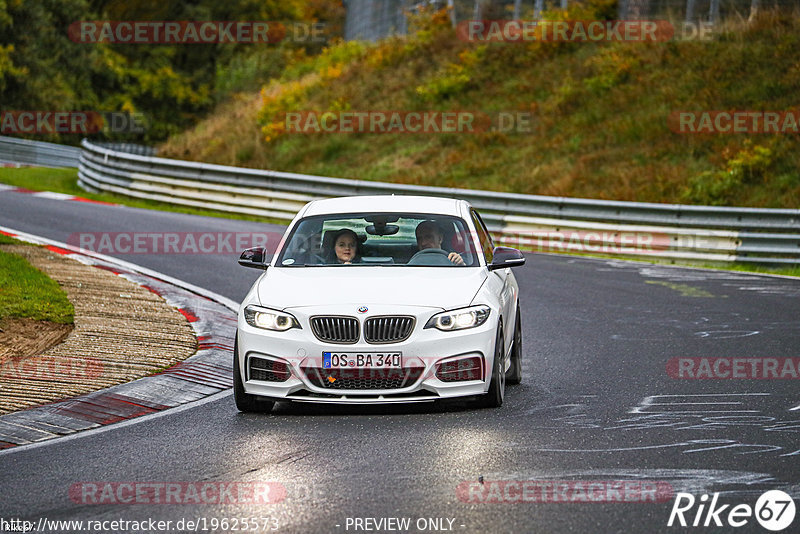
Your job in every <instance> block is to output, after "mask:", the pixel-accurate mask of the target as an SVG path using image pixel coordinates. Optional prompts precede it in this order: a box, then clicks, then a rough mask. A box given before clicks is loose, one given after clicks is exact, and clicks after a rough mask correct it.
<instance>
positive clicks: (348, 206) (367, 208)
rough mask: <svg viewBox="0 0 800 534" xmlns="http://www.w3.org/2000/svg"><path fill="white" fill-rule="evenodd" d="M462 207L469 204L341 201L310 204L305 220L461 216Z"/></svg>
mask: <svg viewBox="0 0 800 534" xmlns="http://www.w3.org/2000/svg"><path fill="white" fill-rule="evenodd" d="M460 204H465V201H463V200H457V199H454V198H443V197H422V196H411V195H374V196H356V197H337V198H327V199H324V200H314V201H312V202H310V203H309V204H308V205H307V208H306V211H305V213H303V216H304V217H310V216H314V215H327V214H332V213H365V212H384V211H386V212H410V213H435V214H439V215H454V216H460V215H461V211H460V209H459V205H460Z"/></svg>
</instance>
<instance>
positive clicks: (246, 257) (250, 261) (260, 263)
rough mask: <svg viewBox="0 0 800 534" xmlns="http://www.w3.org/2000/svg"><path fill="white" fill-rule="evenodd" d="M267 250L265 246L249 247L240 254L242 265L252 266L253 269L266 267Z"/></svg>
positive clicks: (240, 263)
mask: <svg viewBox="0 0 800 534" xmlns="http://www.w3.org/2000/svg"><path fill="white" fill-rule="evenodd" d="M265 257H266V251H265V249H264V247H253V248H248V249H247V250H245V251H244V252H242V255H241V256H239V265H241V266H242V267H252V268H253V269H266V268H267V264H266V263H265V262H264V259H265Z"/></svg>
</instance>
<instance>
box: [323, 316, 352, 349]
mask: <svg viewBox="0 0 800 534" xmlns="http://www.w3.org/2000/svg"><path fill="white" fill-rule="evenodd" d="M311 331H312V332H314V335H315V336H316V337H317V339H319V340H320V341H329V342H331V343H355V342H356V341H358V319H356V318H355V317H336V316H330V317H312V319H311Z"/></svg>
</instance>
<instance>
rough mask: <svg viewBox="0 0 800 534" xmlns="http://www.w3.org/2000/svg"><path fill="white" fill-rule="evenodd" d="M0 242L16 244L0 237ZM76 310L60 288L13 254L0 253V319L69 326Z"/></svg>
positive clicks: (4, 237)
mask: <svg viewBox="0 0 800 534" xmlns="http://www.w3.org/2000/svg"><path fill="white" fill-rule="evenodd" d="M0 238H2V239H0V243H8V242H11V243H19V242H18V241H16V240H13V239H10V238H8V237H6V236H0ZM74 313H75V310H74V309H73V307H72V303H70V301H69V300H68V299H67V294H66V293H64V291H63V290H62V289H61V287H60V286H59V285H58V284H57V283H56V282H55V281H54V280H52V279H51V278H50V277H48V276H47V275H46V274H44V273H43V272H42V271H40V270H38V269H36V268H34V267H33V266H31V265H30V264H29V263H28V262H27V261H26V260H25V259H24V258H22V257H21V256H18V255H16V254H11V253H8V252H3V251H0V319H3V318H6V317H14V318H25V317H27V318H30V319H35V320H37V321H52V322H54V323H61V324H72V322H73V317H74Z"/></svg>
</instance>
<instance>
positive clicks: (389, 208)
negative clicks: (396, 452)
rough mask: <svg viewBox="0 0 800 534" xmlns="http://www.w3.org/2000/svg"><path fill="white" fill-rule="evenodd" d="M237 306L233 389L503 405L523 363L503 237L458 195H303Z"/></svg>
mask: <svg viewBox="0 0 800 534" xmlns="http://www.w3.org/2000/svg"><path fill="white" fill-rule="evenodd" d="M266 256H267V254H266V251H265V250H264V249H263V248H254V249H248V250H246V251H244V252H243V253H242V255H241V258H240V259H239V263H240V264H241V265H244V266H246V267H254V268H258V269H263V270H264V273H263V274H262V275H261V276H260V277H259V278H258V280H256V282H255V283H254V284H253V287H252V288H251V289H250V291H249V292H248V294H247V296H246V297H245V299H244V301H243V302H242V305H241V308H240V309H239V317H238V331H237V334H236V343H235V346H234V359H233V363H234V366H233V367H234V397H235V400H236V406H237V408H238V409H239V410H241V411H245V412H255V411H261V412H263V411H269V410H270V409H272V407H273V405H274V404H275V402H276V401H294V402H328V403H347V404H374V403H394V402H421V401H436V400H440V399H446V398H453V397H476V398H477V399H478V400H479V402H480V404H481V405H483V406H486V407H497V406H500V405H501V404H502V403H503V398H504V395H505V386H506V383H507V382H508V383H510V384H515V383H519V382H520V380H521V375H522V363H521V358H522V329H521V325H520V312H519V286H518V285H517V281H516V279H515V278H514V275H513V273H512V272H511V270H510V267H514V266H518V265H522V264H524V263H525V258H524V256H523V255H522V254H521V253H520V252H519V251H518V250H516V249H513V248H507V247H495V246H494V244H493V243H492V238H491V236H490V235H489V232H488V231H487V229H486V225H485V224H484V223H483V221H482V220H481V217H480V215H478V212H477V211H475V209H474V208H472V207H471V206H470V204H469V203H468V202H465V201H463V200H455V199H451V198H434V197H416V196H360V197H346V198H333V199H326V200H315V201H313V202H309V203H308V204H306V205H305V206H304V207H303V208H302V209H301V210H300V211H299V212H298V214H297V216H296V217H295V218H294V220H293V221H292V222H291V224H290V225H289V227H288V229H287V230H286V233H285V235H284V236H283V239H282V240H281V242H280V243H279V244H278V246H277V249H276V250H275V254H274V255H273V256H272V258H271V260H269V261H268V260H267V258H266Z"/></svg>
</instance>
